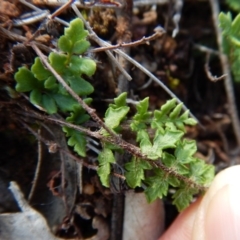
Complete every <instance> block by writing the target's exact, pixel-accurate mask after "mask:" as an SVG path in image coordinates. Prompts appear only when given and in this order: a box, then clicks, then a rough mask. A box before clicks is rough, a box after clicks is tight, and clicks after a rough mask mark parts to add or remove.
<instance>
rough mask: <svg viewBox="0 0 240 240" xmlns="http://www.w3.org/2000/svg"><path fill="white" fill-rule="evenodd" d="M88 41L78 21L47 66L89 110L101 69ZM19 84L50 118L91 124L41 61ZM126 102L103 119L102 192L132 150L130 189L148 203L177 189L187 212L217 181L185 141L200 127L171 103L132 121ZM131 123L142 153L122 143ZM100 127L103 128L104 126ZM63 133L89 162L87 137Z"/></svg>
mask: <svg viewBox="0 0 240 240" xmlns="http://www.w3.org/2000/svg"><path fill="white" fill-rule="evenodd" d="M222 19H224V20H223V21H222V25H223V26H224V27H225V30H224V31H225V32H226V34H228V33H229V32H231V34H232V38H231V39H230V40H231V41H232V42H234V44H235V45H236V46H237V44H238V34H239V33H238V31H237V28H236V25H235V20H234V22H233V23H232V22H231V19H230V15H226V16H225V15H223V17H222ZM236 21H237V22H238V21H239V20H238V19H237V20H236ZM87 35H88V32H87V31H86V30H84V28H83V23H82V21H81V20H79V19H75V20H73V21H72V22H71V23H70V26H69V27H68V28H66V29H65V32H64V35H63V36H61V37H60V38H59V40H58V47H59V51H58V52H57V51H56V52H52V53H50V54H49V56H48V62H49V64H50V65H51V66H52V67H53V68H54V69H55V71H56V72H57V73H58V74H59V75H60V76H61V77H62V78H63V79H64V80H65V81H66V83H67V84H68V85H69V86H70V87H71V89H73V90H74V91H75V93H77V94H78V95H79V96H81V98H82V99H84V102H85V103H86V104H87V105H89V104H90V103H91V98H88V97H87V96H88V95H90V94H91V93H92V92H93V91H94V88H93V86H92V85H91V84H90V83H89V82H88V81H86V80H85V79H84V76H92V75H93V74H94V72H95V70H96V63H95V62H94V61H93V60H92V59H89V58H86V57H83V56H82V54H84V53H85V52H86V51H87V49H88V48H89V46H90V43H89V42H88V41H87V40H86V37H87ZM228 40H229V39H228ZM226 46H227V47H229V46H230V45H226ZM15 80H16V82H17V84H16V90H17V91H18V92H26V93H29V96H30V102H31V103H32V104H34V105H38V106H41V107H42V108H43V109H44V110H45V111H46V112H47V113H49V114H55V113H62V114H63V115H65V116H67V117H66V121H67V122H70V123H73V124H76V125H81V124H83V123H85V122H86V121H88V120H89V118H90V116H89V114H88V113H86V111H85V110H84V109H83V107H82V106H81V105H79V103H78V102H77V101H76V100H75V99H74V98H73V97H72V96H71V95H70V94H69V93H68V92H67V91H66V90H65V89H64V88H63V86H62V85H61V84H59V83H58V81H57V80H56V79H55V77H54V75H53V74H52V73H51V72H50V71H49V70H48V69H46V68H45V66H44V65H43V64H42V62H41V60H40V58H38V57H37V58H36V59H35V62H34V64H33V65H32V67H31V69H28V68H26V67H21V68H19V70H18V72H17V73H16V74H15ZM126 97H127V94H126V93H122V94H121V95H119V96H118V97H117V98H115V99H114V103H113V104H109V107H108V109H107V110H106V112H105V116H104V123H105V126H104V124H102V126H104V127H102V128H101V129H100V131H99V136H100V135H101V137H99V139H101V142H102V151H101V152H100V154H99V156H98V162H99V166H98V170H97V173H98V175H99V177H100V180H101V182H102V184H103V186H105V187H109V185H110V184H109V181H110V174H111V169H112V166H111V165H112V164H115V157H114V156H115V153H116V152H118V153H119V152H120V153H122V152H123V149H127V150H128V151H129V152H130V153H131V154H132V157H131V160H130V161H129V162H127V163H126V164H125V166H124V168H125V178H126V182H127V184H128V186H129V187H131V188H135V187H143V188H144V189H145V194H146V197H147V200H148V201H149V202H152V201H154V200H155V199H156V198H159V197H160V198H162V197H164V196H166V195H167V194H168V190H169V188H170V187H171V188H175V190H176V191H175V193H174V194H173V198H174V200H173V203H174V204H175V205H176V206H177V208H178V209H179V210H182V209H184V208H185V207H186V206H187V205H188V204H189V203H190V202H191V200H192V197H193V195H194V194H197V193H198V192H199V191H201V190H202V189H203V188H204V187H207V186H208V185H209V184H210V182H211V181H212V179H213V176H214V168H213V166H210V165H206V164H205V162H204V161H202V160H201V159H198V158H196V157H195V156H194V155H195V153H196V150H197V148H196V142H195V141H193V140H188V139H184V138H183V136H184V133H185V125H195V124H196V121H195V120H194V119H192V118H190V117H189V112H188V111H186V112H184V113H182V104H177V101H176V100H175V99H172V100H169V101H167V102H166V103H165V104H164V105H163V106H162V107H161V108H160V109H159V110H155V111H149V110H148V108H149V99H148V98H145V99H143V100H142V101H140V102H139V104H138V105H137V106H136V112H135V114H133V116H132V118H130V117H129V116H128V114H129V112H130V107H129V106H127V103H126ZM85 109H87V108H86V107H85ZM131 114H132V112H131ZM91 116H92V115H91ZM93 119H96V118H94V117H93ZM127 119H131V124H130V126H129V132H132V133H133V135H134V136H136V142H137V144H138V147H136V146H134V145H131V144H129V143H127V142H125V141H124V140H122V139H121V134H122V129H123V127H122V124H123V122H124V121H125V120H127ZM99 122H100V125H101V120H100V121H99ZM99 122H98V123H99ZM110 130H111V131H112V132H111V131H110ZM63 131H64V132H65V133H66V136H67V137H68V145H69V146H72V147H73V149H74V151H76V152H77V153H78V155H80V156H86V142H87V141H86V135H85V133H82V132H79V131H77V130H75V129H72V128H69V127H66V126H65V127H63ZM150 132H151V133H153V135H152V134H150Z"/></svg>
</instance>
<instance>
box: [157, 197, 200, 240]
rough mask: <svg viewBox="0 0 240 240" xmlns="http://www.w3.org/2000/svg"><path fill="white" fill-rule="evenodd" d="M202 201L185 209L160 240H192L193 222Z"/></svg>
mask: <svg viewBox="0 0 240 240" xmlns="http://www.w3.org/2000/svg"><path fill="white" fill-rule="evenodd" d="M200 202H201V199H200V198H199V199H198V200H197V201H196V202H194V203H192V204H191V205H190V206H189V207H188V208H187V209H185V210H184V211H183V212H182V213H180V214H179V216H178V217H177V218H176V220H175V221H174V222H173V224H172V225H171V226H170V227H169V228H168V229H167V231H166V232H165V233H164V234H163V236H162V237H161V238H160V239H159V240H179V239H181V240H191V235H192V229H193V222H194V219H195V215H196V210H197V209H198V207H199V204H200Z"/></svg>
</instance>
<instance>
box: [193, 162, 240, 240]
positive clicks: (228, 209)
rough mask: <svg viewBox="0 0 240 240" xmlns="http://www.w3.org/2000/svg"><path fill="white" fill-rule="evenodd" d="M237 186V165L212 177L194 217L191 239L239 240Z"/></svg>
mask: <svg viewBox="0 0 240 240" xmlns="http://www.w3.org/2000/svg"><path fill="white" fill-rule="evenodd" d="M239 182H240V166H239V165H238V166H234V167H230V168H228V169H225V170H224V171H222V172H221V173H220V174H218V175H217V176H216V178H215V179H214V181H213V183H212V185H211V187H210V189H209V190H208V191H207V193H206V194H205V196H204V198H203V200H202V202H201V204H200V206H199V208H198V210H197V213H196V215H195V221H194V227H193V236H192V239H194V240H212V239H218V240H223V239H231V240H234V239H240V230H239V226H238V225H239V222H240V205H239V203H240V189H239Z"/></svg>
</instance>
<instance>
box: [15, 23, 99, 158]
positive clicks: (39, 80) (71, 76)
mask: <svg viewBox="0 0 240 240" xmlns="http://www.w3.org/2000/svg"><path fill="white" fill-rule="evenodd" d="M87 35H88V32H87V31H86V30H84V28H83V23H82V21H81V20H80V19H75V20H73V21H72V22H71V23H70V26H69V27H68V28H65V34H64V35H63V36H61V37H60V38H59V40H58V47H59V50H60V51H61V52H51V53H50V54H49V56H48V60H49V63H50V65H51V66H52V67H53V68H54V69H55V70H56V72H57V73H58V74H59V75H61V76H62V77H63V78H64V80H65V81H66V82H67V83H68V84H69V86H70V87H71V88H72V89H74V91H75V92H76V93H77V94H78V95H79V96H81V97H86V96H88V95H89V94H91V93H92V92H93V91H94V88H93V86H92V85H91V84H90V83H89V82H88V81H86V80H84V78H83V76H84V75H87V76H92V75H93V74H94V73H95V70H96V63H95V62H94V61H93V60H92V59H89V58H86V57H82V56H81V55H80V56H79V54H83V53H84V52H86V51H87V49H88V48H89V46H90V43H89V42H88V41H87V40H86V37H87ZM15 80H16V81H17V85H16V90H17V91H18V92H29V93H30V102H31V103H32V104H35V105H38V106H41V107H42V108H44V109H45V110H46V112H48V113H49V114H54V113H57V112H58V113H59V112H63V113H68V114H69V115H70V116H69V117H67V118H66V120H67V121H68V122H73V123H75V124H82V123H84V122H86V121H87V120H88V119H89V115H88V114H86V112H85V110H83V108H82V107H81V106H79V104H78V103H77V101H76V100H75V99H73V97H72V96H70V95H69V94H68V93H67V92H66V90H65V89H64V88H63V87H62V85H60V84H59V83H58V82H57V80H56V79H55V77H54V76H53V75H52V73H51V72H50V71H49V70H48V69H46V68H45V67H44V66H43V64H42V62H41V60H40V58H38V57H37V58H36V59H35V62H34V64H33V65H32V67H31V69H30V70H29V69H27V68H26V67H21V68H19V70H18V72H17V73H16V74H15ZM85 102H86V103H88V104H89V103H90V102H91V99H89V98H86V99H85ZM63 131H64V132H65V133H66V136H67V137H69V140H68V145H70V146H72V147H73V148H74V150H75V151H76V152H77V153H78V154H79V155H80V156H86V136H85V134H83V133H80V132H78V131H76V130H74V129H70V128H67V127H63Z"/></svg>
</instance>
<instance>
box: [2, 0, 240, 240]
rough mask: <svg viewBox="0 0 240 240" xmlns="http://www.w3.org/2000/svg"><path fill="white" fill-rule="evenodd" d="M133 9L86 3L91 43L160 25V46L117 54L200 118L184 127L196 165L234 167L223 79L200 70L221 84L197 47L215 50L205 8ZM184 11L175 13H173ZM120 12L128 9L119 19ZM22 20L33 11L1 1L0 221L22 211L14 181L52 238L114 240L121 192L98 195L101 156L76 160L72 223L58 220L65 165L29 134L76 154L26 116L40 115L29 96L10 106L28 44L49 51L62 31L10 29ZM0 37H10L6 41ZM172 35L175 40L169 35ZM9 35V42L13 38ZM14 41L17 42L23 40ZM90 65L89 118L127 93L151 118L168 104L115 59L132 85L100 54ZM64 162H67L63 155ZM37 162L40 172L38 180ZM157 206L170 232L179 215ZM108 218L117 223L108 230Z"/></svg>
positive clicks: (68, 13)
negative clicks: (146, 104)
mask: <svg viewBox="0 0 240 240" xmlns="http://www.w3.org/2000/svg"><path fill="white" fill-rule="evenodd" d="M125 1H126V2H125ZM29 2H32V4H33V5H34V6H36V7H38V8H40V9H48V10H49V11H50V13H53V12H54V11H55V10H56V9H58V8H59V6H52V5H49V4H47V2H48V1H34V0H33V1H29ZM56 2H57V1H56ZM139 2H140V1H137V0H136V1H134V2H133V5H134V6H133V8H131V3H132V2H131V0H121V1H120V0H119V1H115V0H109V1H106V0H97V1H96V2H91V4H89V2H86V4H87V5H88V7H87V8H84V7H83V8H81V9H82V13H83V14H84V15H85V16H86V18H87V20H88V21H89V23H90V25H91V26H92V28H93V30H94V31H95V32H96V34H97V35H98V36H99V37H100V38H102V39H104V40H106V41H108V42H110V43H111V44H113V45H114V44H119V43H127V42H134V41H138V40H141V39H142V38H143V37H144V36H145V37H148V36H151V35H153V34H154V29H155V28H156V27H157V26H161V27H163V28H164V29H165V31H166V34H164V36H163V37H160V38H157V39H155V40H152V41H150V42H149V43H148V44H141V45H136V46H132V47H126V48H123V47H121V49H122V50H123V51H124V52H125V53H127V54H128V55H129V56H131V57H132V58H133V59H135V60H136V61H137V62H139V63H140V64H141V65H142V66H144V67H145V68H146V69H148V70H149V71H150V72H151V73H153V74H154V75H155V76H156V77H157V78H159V79H160V80H161V81H162V82H163V83H164V84H165V85H166V86H167V87H168V88H169V89H170V90H171V91H172V92H173V93H174V94H175V95H176V96H177V97H178V98H179V99H180V100H181V101H182V102H183V103H184V104H185V105H186V106H187V108H188V109H189V110H190V111H191V113H192V114H193V115H194V116H195V117H196V118H197V119H198V121H199V124H198V125H197V126H196V127H188V128H187V133H186V136H187V137H188V138H190V139H194V140H196V142H197V145H198V151H197V156H198V157H200V158H202V159H204V160H205V161H206V162H207V163H210V164H214V165H215V167H216V173H217V172H219V171H221V170H222V169H224V168H227V167H229V166H232V165H235V164H239V163H240V158H239V145H238V143H237V140H236V134H235V132H234V130H233V125H232V118H231V115H230V111H229V109H230V106H229V103H228V98H227V95H226V88H225V85H224V79H223V80H219V81H216V82H213V81H212V80H211V79H209V75H208V74H207V72H206V67H205V66H206V65H207V67H208V69H209V72H210V74H212V76H218V77H219V76H221V75H222V74H223V71H222V65H221V61H220V59H219V56H218V55H214V54H210V60H209V61H208V62H207V56H208V52H206V51H205V50H204V51H203V50H202V48H200V47H207V48H209V49H212V50H216V51H219V47H218V44H217V39H216V31H215V28H214V22H213V18H212V10H211V5H210V3H209V1H205V0H198V1H196V0H186V1H177V0H169V1H159V3H158V4H153V3H151V2H152V1H148V3H147V4H144V5H141V6H140V4H139ZM161 2H164V3H161ZM216 2H217V1H216ZM181 3H183V6H182V8H181V7H180V5H178V4H181ZM121 4H128V5H127V7H126V8H124V10H123V9H121V7H120V6H121ZM219 6H220V9H221V10H222V11H227V10H228V6H227V5H226V4H225V3H224V2H223V1H219ZM28 12H33V10H31V9H30V8H29V7H27V6H26V5H25V4H23V3H21V2H20V1H17V0H16V1H15V0H10V1H5V0H0V28H1V31H0V36H1V38H0V87H1V88H0V110H1V111H0V123H1V124H0V152H1V155H0V213H1V214H3V213H14V212H17V211H19V207H18V205H17V203H16V201H15V200H14V197H13V196H12V194H11V192H10V190H9V189H8V186H9V182H10V181H15V182H17V183H18V185H19V186H20V188H21V191H22V192H23V193H24V196H25V198H26V199H28V202H29V204H30V205H31V206H32V207H33V208H34V209H36V210H38V211H39V212H41V213H42V214H43V216H44V217H45V218H46V220H47V222H48V225H49V227H50V229H51V231H52V232H54V234H55V235H56V236H58V237H61V238H69V239H117V240H118V239H119V240H120V239H121V234H122V232H121V231H120V233H118V234H117V236H116V234H114V233H113V229H116V226H113V225H114V224H118V225H117V226H118V227H117V228H118V229H121V227H122V224H123V223H122V221H123V218H122V215H123V210H124V206H123V205H124V204H123V202H124V194H125V192H126V191H127V189H126V186H125V184H124V183H123V182H122V181H121V179H120V180H119V178H117V177H115V178H114V177H113V180H112V181H113V184H112V187H111V188H110V189H107V188H104V187H103V186H102V185H101V183H100V180H99V178H98V176H97V174H96V171H95V169H94V166H96V165H97V162H96V159H97V153H98V151H94V150H92V149H89V150H88V154H87V157H86V158H84V159H83V161H84V162H85V163H86V164H85V165H84V166H82V165H81V164H79V163H78V164H76V165H77V170H76V172H77V171H80V172H81V175H80V176H81V177H80V178H81V183H80V184H79V185H80V186H81V188H80V189H71V191H72V193H73V194H74V195H73V196H74V197H72V198H74V199H72V200H71V199H70V200H69V199H68V200H66V199H65V201H67V204H68V203H69V201H74V208H73V209H74V210H73V211H72V212H71V215H70V216H67V217H66V216H64V214H65V209H64V208H65V205H64V204H63V201H62V195H61V179H62V172H61V161H63V160H62V159H63V158H64V157H63V156H62V155H61V153H59V152H55V153H52V154H51V153H49V151H48V150H49V148H48V146H45V144H44V142H41V141H39V139H37V138H36V136H34V135H33V134H32V133H31V132H29V129H27V127H26V125H27V126H30V127H31V128H32V129H34V131H35V132H37V133H38V136H42V138H44V139H46V140H47V141H48V142H49V141H50V142H63V143H62V144H63V145H64V144H65V145H64V146H65V149H67V151H69V152H70V153H71V154H74V151H73V150H72V149H71V148H70V149H69V148H68V147H67V146H66V140H65V136H64V134H63V133H62V132H61V128H60V127H59V126H56V125H54V124H49V123H48V122H44V121H42V122H39V121H35V120H34V119H33V118H31V115H29V114H28V113H29V111H30V110H34V111H36V112H40V113H42V112H41V110H39V109H37V108H36V107H35V106H32V105H31V104H30V103H29V100H28V96H27V95H21V96H17V98H16V96H15V94H14V93H13V92H12V91H11V90H9V89H10V88H12V89H14V86H15V80H14V73H15V72H16V71H17V69H18V68H19V67H20V66H23V65H25V66H28V67H29V66H31V64H32V63H33V61H34V58H35V56H36V53H35V52H34V51H33V49H32V48H31V47H30V46H29V44H28V43H29V41H32V39H34V40H36V41H39V42H40V43H41V44H42V45H45V46H47V47H48V48H55V47H54V44H55V42H56V39H57V38H58V37H59V36H61V34H62V33H63V29H64V26H63V25H61V24H59V23H54V25H53V27H52V28H46V27H45V25H43V22H44V21H45V20H46V19H42V20H40V21H36V22H34V23H31V24H24V23H22V25H21V26H14V24H13V23H14V22H16V20H19V19H20V18H21V16H22V15H23V14H25V13H28ZM177 14H178V17H180V19H179V21H178V22H177V25H179V27H178V26H177V25H176V24H175V23H174V20H173V19H174V17H176V15H177ZM58 17H59V18H61V19H64V20H65V21H68V22H69V21H70V20H72V19H74V18H75V14H74V12H73V10H71V7H67V9H65V10H64V11H63V12H61V13H60V14H59V15H58ZM2 29H5V30H7V33H6V32H5V33H4V32H3V30H2ZM39 29H40V31H38V30H39ZM36 31H38V32H37V33H36ZM176 31H177V32H176ZM174 32H176V34H175V35H176V36H173V34H174ZM10 33H12V34H15V37H14V36H11V34H10ZM34 34H35V35H34ZM16 36H18V37H16ZM21 36H22V37H24V38H23V39H21V38H20V37H21ZM91 44H92V48H95V47H98V45H97V44H96V43H95V42H94V41H93V40H91ZM45 53H46V52H45ZM89 56H90V57H91V58H93V59H95V60H96V62H97V72H96V74H95V75H94V76H93V77H92V78H89V79H88V80H89V81H90V82H91V83H92V84H93V86H94V88H95V91H94V93H93V94H92V95H91V97H92V98H93V102H92V107H93V108H95V109H96V113H97V114H98V116H100V117H103V116H104V112H105V110H106V108H107V105H108V102H107V100H111V99H113V98H114V97H116V96H117V94H119V93H121V92H123V91H127V92H128V98H129V99H131V100H134V101H138V100H141V99H143V98H145V97H147V96H148V97H149V98H150V108H151V109H152V110H154V109H158V108H160V107H161V105H162V104H163V103H164V102H165V101H166V100H168V99H170V96H169V95H168V94H167V93H166V92H165V91H164V90H163V89H162V88H161V86H159V84H157V83H156V82H154V81H151V80H150V79H149V77H148V76H146V75H145V74H144V73H143V72H142V71H141V70H140V69H138V68H136V67H135V66H133V65H132V64H130V63H128V62H126V61H123V62H121V61H122V59H121V58H119V59H118V61H119V62H120V64H123V66H124V68H125V69H126V70H127V72H128V73H129V74H130V76H132V80H131V81H127V80H126V79H124V80H122V75H121V73H119V71H118V70H116V66H115V65H114V64H113V63H112V62H111V60H109V59H108V57H107V55H106V54H105V52H99V53H91V55H90V52H89ZM232 84H233V87H234V91H235V93H234V94H235V96H236V106H237V108H238V110H239V107H240V102H239V100H238V98H237V96H238V94H239V91H240V86H239V84H238V83H235V82H232ZM23 122H24V123H25V124H26V125H24V124H23ZM89 124H93V125H94V124H95V123H92V122H91V123H89ZM92 128H93V129H95V130H97V129H98V126H96V125H94V126H93V127H92ZM53 133H54V134H53ZM64 142H65V143H64ZM92 145H93V146H94V147H95V148H97V149H98V150H100V145H99V143H98V142H96V141H95V142H93V143H92ZM52 147H53V146H52ZM65 157H66V158H69V156H68V155H65ZM127 157H128V156H126V158H127ZM39 161H41V166H40V168H39V172H38V174H37V180H36V179H35V176H36V169H38V165H39ZM71 164H72V163H71ZM74 164H75V162H74ZM90 166H93V167H92V168H91V167H90ZM114 172H115V173H118V174H120V175H121V169H114ZM74 174H75V173H74ZM33 183H35V186H34V189H33ZM66 184H69V185H70V183H66ZM69 185H68V186H69ZM136 191H141V189H137V190H136ZM116 192H117V193H116ZM70 198H71V197H70ZM116 199H117V200H116ZM163 202H164V206H165V207H164V209H165V216H166V217H165V227H166V228H167V227H168V226H169V225H170V224H171V222H172V221H173V220H174V218H175V217H176V215H177V214H178V213H177V210H176V209H175V207H174V206H173V205H172V204H171V195H169V197H166V198H165V199H163ZM113 216H115V217H114V218H115V220H116V219H117V220H116V221H115V222H114V221H113ZM99 229H103V231H102V232H101V231H100V230H99ZM100 232H101V234H102V235H100ZM109 236H111V237H109ZM94 237H95V238H94Z"/></svg>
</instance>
